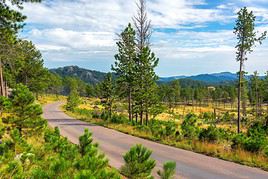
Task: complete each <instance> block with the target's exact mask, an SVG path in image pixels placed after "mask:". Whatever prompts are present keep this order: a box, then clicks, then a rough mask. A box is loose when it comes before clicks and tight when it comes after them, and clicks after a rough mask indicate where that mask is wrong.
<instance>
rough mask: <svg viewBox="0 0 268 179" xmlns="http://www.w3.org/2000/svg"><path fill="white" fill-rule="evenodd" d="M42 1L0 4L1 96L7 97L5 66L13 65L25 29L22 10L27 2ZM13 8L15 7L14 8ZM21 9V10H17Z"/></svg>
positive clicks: (22, 0) (3, 2) (18, 0)
mask: <svg viewBox="0 0 268 179" xmlns="http://www.w3.org/2000/svg"><path fill="white" fill-rule="evenodd" d="M40 1H41V0H9V2H8V1H1V2H0V19H1V21H0V41H1V43H0V95H1V96H7V90H6V84H5V83H6V82H5V81H4V80H5V77H4V74H3V71H4V65H6V64H10V63H12V60H13V59H14V56H15V54H16V48H15V44H16V42H17V34H18V32H19V30H20V29H22V28H23V26H24V24H23V22H24V21H25V20H26V16H24V15H23V14H22V13H21V12H20V10H21V9H22V8H23V3H25V2H40ZM12 6H13V7H12ZM17 9H19V10H17Z"/></svg>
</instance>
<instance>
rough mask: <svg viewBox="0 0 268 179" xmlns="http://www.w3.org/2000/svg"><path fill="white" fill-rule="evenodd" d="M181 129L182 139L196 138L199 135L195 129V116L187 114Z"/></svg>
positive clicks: (196, 128)
mask: <svg viewBox="0 0 268 179" xmlns="http://www.w3.org/2000/svg"><path fill="white" fill-rule="evenodd" d="M181 129H182V132H183V135H184V137H186V138H191V139H192V138H196V137H197V136H198V135H199V132H200V130H199V128H198V127H197V116H196V115H194V114H191V113H190V114H187V116H186V117H185V119H184V121H183V123H182V124H181Z"/></svg>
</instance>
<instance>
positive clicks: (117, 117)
mask: <svg viewBox="0 0 268 179" xmlns="http://www.w3.org/2000/svg"><path fill="white" fill-rule="evenodd" d="M111 122H112V123H116V124H124V123H127V122H128V119H126V118H125V117H124V116H123V115H118V114H113V115H112V117H111Z"/></svg>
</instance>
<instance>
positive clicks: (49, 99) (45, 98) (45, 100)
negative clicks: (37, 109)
mask: <svg viewBox="0 0 268 179" xmlns="http://www.w3.org/2000/svg"><path fill="white" fill-rule="evenodd" d="M65 100H66V97H65V96H61V95H52V94H51V95H50V94H46V95H42V96H39V97H38V100H37V102H38V103H40V104H42V105H44V104H49V103H53V102H55V101H65Z"/></svg>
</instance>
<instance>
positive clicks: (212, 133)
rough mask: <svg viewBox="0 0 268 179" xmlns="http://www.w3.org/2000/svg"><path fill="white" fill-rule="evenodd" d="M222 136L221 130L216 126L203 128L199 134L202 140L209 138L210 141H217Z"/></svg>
mask: <svg viewBox="0 0 268 179" xmlns="http://www.w3.org/2000/svg"><path fill="white" fill-rule="evenodd" d="M219 138H220V131H219V129H217V127H216V126H209V127H208V128H207V129H202V130H201V132H200V134H199V139H200V140H207V141H209V142H216V141H218V140H219Z"/></svg>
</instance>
